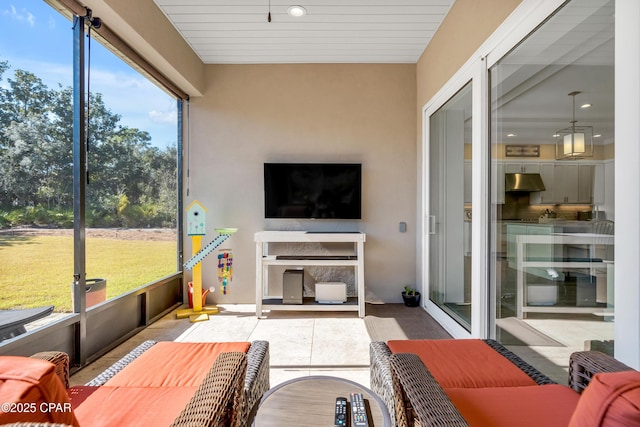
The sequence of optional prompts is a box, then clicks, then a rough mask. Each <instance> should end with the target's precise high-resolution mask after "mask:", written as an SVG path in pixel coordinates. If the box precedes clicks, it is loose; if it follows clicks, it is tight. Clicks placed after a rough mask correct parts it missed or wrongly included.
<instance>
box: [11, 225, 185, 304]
mask: <svg viewBox="0 0 640 427" xmlns="http://www.w3.org/2000/svg"><path fill="white" fill-rule="evenodd" d="M86 246H87V279H89V278H104V279H106V280H107V298H112V297H114V296H117V295H120V294H122V293H124V292H127V291H129V290H132V289H135V288H137V287H139V286H141V285H144V284H146V283H149V282H151V281H153V280H156V279H159V278H161V277H163V276H166V275H168V274H171V273H175V272H176V271H177V268H176V242H173V241H152V240H117V239H112V238H96V237H92V238H87V242H86ZM72 281H73V237H71V236H0V309H12V308H27V307H40V306H43V305H54V306H55V311H58V312H71V311H72V301H71V282H72Z"/></svg>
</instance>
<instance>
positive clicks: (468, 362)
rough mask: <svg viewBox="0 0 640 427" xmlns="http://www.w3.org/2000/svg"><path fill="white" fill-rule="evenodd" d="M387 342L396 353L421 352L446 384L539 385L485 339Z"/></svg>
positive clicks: (473, 385)
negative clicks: (484, 340)
mask: <svg viewBox="0 0 640 427" xmlns="http://www.w3.org/2000/svg"><path fill="white" fill-rule="evenodd" d="M387 345H388V346H389V349H390V350H391V351H392V352H393V353H414V354H417V355H418V356H419V357H420V359H422V362H423V363H424V364H425V366H426V367H427V368H429V371H431V373H432V374H433V376H434V377H435V379H436V381H438V383H439V384H440V385H441V386H442V388H451V387H454V388H461V387H514V386H530V385H536V382H535V381H534V380H533V379H531V377H529V376H528V375H527V374H525V373H524V372H522V371H521V370H520V369H518V367H517V366H516V365H514V364H513V363H511V362H510V361H509V360H507V359H506V358H505V357H503V356H501V355H500V354H499V353H497V352H496V351H495V350H494V349H492V348H491V347H489V346H488V345H487V344H485V343H484V342H483V341H482V340H478V339H448V340H397V341H389V342H388V343H387Z"/></svg>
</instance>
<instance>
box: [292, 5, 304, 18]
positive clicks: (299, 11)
mask: <svg viewBox="0 0 640 427" xmlns="http://www.w3.org/2000/svg"><path fill="white" fill-rule="evenodd" d="M287 13H288V14H289V15H291V16H295V17H296V18H299V17H301V16H304V15H306V14H307V9H305V8H304V7H302V6H289V8H288V9H287Z"/></svg>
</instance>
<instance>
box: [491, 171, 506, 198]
mask: <svg viewBox="0 0 640 427" xmlns="http://www.w3.org/2000/svg"><path fill="white" fill-rule="evenodd" d="M495 178H496V184H495V185H492V186H491V187H492V188H494V189H495V192H493V195H492V197H493V198H494V199H493V200H492V202H493V203H494V204H496V205H504V163H496V175H495Z"/></svg>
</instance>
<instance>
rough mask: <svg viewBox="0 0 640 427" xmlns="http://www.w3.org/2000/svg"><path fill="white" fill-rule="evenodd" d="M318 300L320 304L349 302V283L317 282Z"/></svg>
mask: <svg viewBox="0 0 640 427" xmlns="http://www.w3.org/2000/svg"><path fill="white" fill-rule="evenodd" d="M316 302H317V303H319V304H342V303H344V302H347V284H346V283H342V282H318V283H316Z"/></svg>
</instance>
